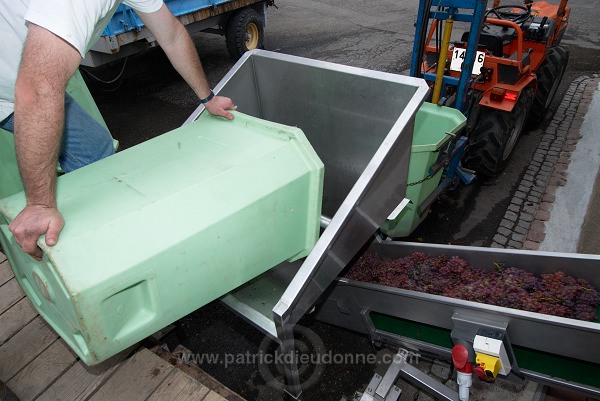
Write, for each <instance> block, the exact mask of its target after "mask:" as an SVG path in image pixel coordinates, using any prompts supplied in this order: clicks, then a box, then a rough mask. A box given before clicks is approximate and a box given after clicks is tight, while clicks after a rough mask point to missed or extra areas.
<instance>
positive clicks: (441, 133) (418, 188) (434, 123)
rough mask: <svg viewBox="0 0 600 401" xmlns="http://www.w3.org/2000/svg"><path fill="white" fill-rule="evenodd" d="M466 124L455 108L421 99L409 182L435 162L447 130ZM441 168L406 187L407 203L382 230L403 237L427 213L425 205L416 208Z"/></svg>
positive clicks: (452, 131) (424, 174) (445, 140)
mask: <svg viewBox="0 0 600 401" xmlns="http://www.w3.org/2000/svg"><path fill="white" fill-rule="evenodd" d="M465 124H466V118H465V116H464V115H463V114H462V113H461V112H460V111H458V110H456V109H452V108H449V107H443V106H437V105H434V104H431V103H428V102H425V103H423V105H422V106H421V108H420V109H419V111H417V115H416V120H415V129H414V131H413V140H412V146H411V152H410V162H409V167H408V183H409V184H411V183H418V182H419V181H421V180H423V179H424V178H425V177H427V175H428V174H429V168H430V167H431V166H432V165H433V164H434V163H435V162H436V160H437V157H438V154H439V152H438V150H439V149H440V148H441V147H443V146H444V145H445V144H446V143H447V142H448V141H449V140H450V135H447V134H446V133H447V132H449V133H452V134H455V133H457V132H458V131H459V130H460V129H461V128H462V127H464V125H465ZM442 172H443V171H442V170H440V171H438V172H437V173H436V174H435V175H434V176H433V177H432V178H430V179H428V180H426V181H423V182H421V183H418V184H415V185H409V186H408V187H406V198H407V199H410V203H409V204H408V205H407V206H406V207H405V208H404V209H403V210H402V211H401V212H400V213H399V214H398V216H396V218H395V219H394V220H387V221H386V222H385V223H384V224H383V225H382V226H381V230H382V231H383V232H384V233H385V234H386V235H388V236H390V237H406V236H408V235H410V233H412V232H413V231H414V229H415V228H417V226H418V225H419V224H420V223H421V222H422V221H423V220H424V219H425V217H427V211H428V210H429V209H427V210H426V211H425V212H424V213H423V214H422V215H419V213H418V211H417V210H418V208H419V206H420V205H421V203H423V201H425V199H427V197H428V196H429V195H431V193H432V192H433V191H434V190H435V189H436V188H437V186H438V184H439V183H440V178H441V177H442Z"/></svg>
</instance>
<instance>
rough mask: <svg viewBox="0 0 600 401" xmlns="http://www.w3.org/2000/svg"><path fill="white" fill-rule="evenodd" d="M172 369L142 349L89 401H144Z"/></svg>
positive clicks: (157, 357)
mask: <svg viewBox="0 0 600 401" xmlns="http://www.w3.org/2000/svg"><path fill="white" fill-rule="evenodd" d="M173 369H174V368H173V366H171V365H170V364H169V363H168V362H166V361H164V360H163V359H162V358H160V357H159V356H157V355H155V354H153V353H152V352H150V351H148V350H147V349H146V348H143V349H141V350H140V351H139V352H138V353H136V354H135V355H134V356H132V357H131V358H129V359H128V360H127V361H126V362H125V363H124V364H123V365H122V366H121V367H120V368H119V370H118V371H117V372H115V373H114V374H113V375H112V377H111V378H110V379H109V380H108V381H107V382H106V383H104V385H103V386H102V387H100V388H99V389H98V391H97V392H96V394H94V396H93V397H92V398H90V401H115V400H127V401H137V400H140V401H145V400H146V399H147V398H148V397H149V396H150V395H151V394H152V393H153V392H154V390H156V389H157V388H158V386H160V384H161V383H162V382H163V380H164V379H165V378H166V377H167V376H168V374H169V373H171V371H172V370H173Z"/></svg>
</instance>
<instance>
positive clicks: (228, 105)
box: [204, 96, 237, 120]
mask: <svg viewBox="0 0 600 401" xmlns="http://www.w3.org/2000/svg"><path fill="white" fill-rule="evenodd" d="M204 107H206V110H208V112H209V113H210V114H212V115H213V116H223V117H225V118H226V119H228V120H233V114H231V113H230V112H228V111H227V110H235V109H236V108H237V106H236V105H234V104H233V102H232V101H231V99H230V98H228V97H224V96H215V97H213V98H212V99H210V102H207V103H205V104H204Z"/></svg>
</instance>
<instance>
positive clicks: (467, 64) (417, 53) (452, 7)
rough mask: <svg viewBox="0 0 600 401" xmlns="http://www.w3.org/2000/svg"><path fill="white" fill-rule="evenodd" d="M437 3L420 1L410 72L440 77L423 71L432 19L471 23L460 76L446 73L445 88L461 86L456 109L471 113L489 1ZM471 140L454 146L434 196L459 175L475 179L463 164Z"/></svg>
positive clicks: (444, 0)
mask: <svg viewBox="0 0 600 401" xmlns="http://www.w3.org/2000/svg"><path fill="white" fill-rule="evenodd" d="M434 2H435V3H436V4H435V7H436V9H429V10H426V9H425V3H426V1H425V0H421V1H419V11H418V14H417V22H416V32H415V42H414V44H413V53H412V58H411V64H410V75H411V76H413V77H418V76H420V75H422V76H423V78H424V79H425V80H427V81H429V82H435V80H436V74H434V73H428V72H427V73H424V74H422V73H421V63H422V60H423V53H422V51H423V50H424V49H420V48H419V47H420V43H421V41H423V43H424V40H425V38H426V35H427V28H428V26H429V20H430V19H433V20H436V21H437V20H447V19H449V18H452V19H453V20H454V21H459V22H469V23H470V24H471V27H470V30H469V39H468V43H467V49H466V54H465V60H464V62H463V65H462V71H461V74H460V78H455V77H450V76H444V77H443V81H442V84H443V90H444V91H445V88H446V86H448V85H451V86H455V87H456V88H457V93H456V101H455V103H454V108H456V109H458V110H460V111H461V112H462V113H463V114H464V115H468V112H469V110H468V109H467V108H468V106H469V105H468V102H467V93H468V89H469V86H470V85H471V83H472V78H471V71H473V65H474V64H475V56H476V54H477V46H478V43H479V33H480V32H481V29H482V27H483V22H484V19H485V11H486V8H487V2H488V0H438V1H437V2H436V1H435V0H434ZM432 5H433V3H432ZM461 9H462V10H472V12H470V13H468V12H467V13H465V12H460V10H461ZM467 143H468V141H467V137H465V136H461V137H460V138H458V139H457V140H456V141H455V142H454V144H453V149H451V150H450V152H449V153H450V154H453V156H452V158H451V159H450V163H449V165H448V166H447V167H446V168H445V171H444V177H445V178H444V179H443V180H442V182H441V183H440V185H439V186H438V187H437V188H436V190H435V191H434V194H432V195H431V197H433V196H435V197H437V196H438V195H439V194H440V193H441V192H442V191H443V190H444V189H445V188H446V187H448V186H449V185H450V184H451V183H452V182H454V178H455V177H458V178H459V179H460V180H461V181H462V182H463V183H464V184H470V183H471V182H472V181H473V180H474V179H475V176H474V175H473V174H471V173H469V172H467V171H465V170H463V169H462V167H461V165H460V160H461V159H462V156H463V154H464V151H465V149H466V147H467ZM435 194H437V195H435ZM425 203H427V202H425Z"/></svg>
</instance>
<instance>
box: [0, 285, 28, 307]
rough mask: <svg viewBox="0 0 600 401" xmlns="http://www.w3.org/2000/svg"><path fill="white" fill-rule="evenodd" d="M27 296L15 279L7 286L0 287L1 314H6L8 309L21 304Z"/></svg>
mask: <svg viewBox="0 0 600 401" xmlns="http://www.w3.org/2000/svg"><path fill="white" fill-rule="evenodd" d="M24 296H25V294H24V293H23V290H21V287H20V286H19V283H17V280H15V279H14V278H12V279H10V280H8V282H7V283H6V284H4V285H3V286H2V287H0V314H2V313H4V312H6V311H7V310H8V308H10V307H11V306H13V305H14V304H16V303H17V302H19V301H20V300H21V299H22V298H23V297H24Z"/></svg>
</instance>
